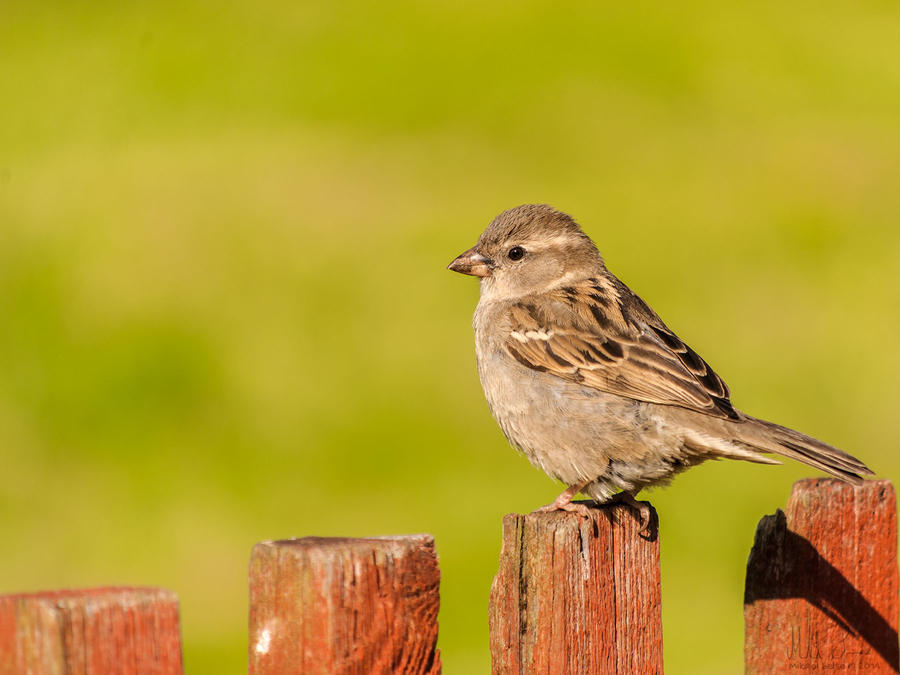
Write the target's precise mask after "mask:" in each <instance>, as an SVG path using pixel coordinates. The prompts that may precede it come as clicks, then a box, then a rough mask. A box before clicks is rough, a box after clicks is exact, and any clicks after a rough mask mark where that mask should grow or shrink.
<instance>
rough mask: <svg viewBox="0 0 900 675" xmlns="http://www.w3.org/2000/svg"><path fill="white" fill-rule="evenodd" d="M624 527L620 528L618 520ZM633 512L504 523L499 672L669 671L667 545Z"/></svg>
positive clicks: (496, 606)
mask: <svg viewBox="0 0 900 675" xmlns="http://www.w3.org/2000/svg"><path fill="white" fill-rule="evenodd" d="M615 520H618V522H615ZM656 524H657V519H656V512H655V511H653V518H652V522H651V529H652V533H651V535H650V536H647V535H643V536H642V535H640V534H639V532H638V530H639V528H640V525H639V524H638V523H637V521H636V519H635V515H634V513H633V511H632V510H631V509H630V508H628V507H626V506H615V507H604V508H602V509H601V508H592V509H590V518H584V517H582V516H581V515H579V514H577V513H566V512H563V511H556V512H551V513H530V514H527V515H521V514H509V515H507V516H505V517H504V518H503V546H502V550H501V552H500V567H499V570H498V572H497V576H496V577H494V583H493V585H492V586H491V597H490V634H491V635H490V641H491V658H492V670H493V672H494V673H503V674H506V673H549V674H565V673H661V672H662V671H663V663H662V618H661V604H660V576H659V540H658V536H657V532H658V528H657V527H656Z"/></svg>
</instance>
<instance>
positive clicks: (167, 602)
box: [0, 588, 183, 675]
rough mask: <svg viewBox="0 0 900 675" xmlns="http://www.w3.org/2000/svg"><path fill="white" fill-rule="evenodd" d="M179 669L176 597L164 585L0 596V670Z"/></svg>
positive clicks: (155, 673)
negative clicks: (159, 586) (162, 586)
mask: <svg viewBox="0 0 900 675" xmlns="http://www.w3.org/2000/svg"><path fill="white" fill-rule="evenodd" d="M182 672H183V668H182V657H181V632H180V628H179V624H178V598H177V597H176V595H175V594H174V593H172V592H171V591H167V590H165V589H161V588H91V589H84V590H62V591H47V592H42V593H22V594H17V595H4V596H0V675H23V674H29V675H30V674H32V673H33V674H35V675H37V674H43V673H65V674H66V675H82V674H83V675H105V674H106V673H116V674H119V675H131V674H135V675H137V674H141V675H144V674H150V675H175V674H180V673H182Z"/></svg>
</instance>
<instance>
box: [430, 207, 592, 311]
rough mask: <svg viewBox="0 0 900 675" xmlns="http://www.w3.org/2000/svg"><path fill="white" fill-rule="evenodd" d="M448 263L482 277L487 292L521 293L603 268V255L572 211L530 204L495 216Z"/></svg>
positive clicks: (550, 285)
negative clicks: (571, 214)
mask: <svg viewBox="0 0 900 675" xmlns="http://www.w3.org/2000/svg"><path fill="white" fill-rule="evenodd" d="M447 269H450V270H453V271H454V272H459V273H461V274H470V275H472V276H476V277H480V278H481V292H482V295H489V296H491V297H494V298H500V297H519V296H522V295H528V294H530V293H539V292H542V291H545V290H547V289H549V288H553V287H555V286H558V285H561V284H565V283H569V282H573V281H579V280H581V279H586V278H588V277H590V276H593V275H595V274H598V273H600V272H601V271H602V270H603V259H602V258H601V257H600V253H599V252H598V251H597V247H596V246H594V242H592V241H591V240H590V238H589V237H588V236H587V235H586V234H585V233H584V232H582V231H581V228H580V227H579V226H578V223H576V222H575V221H574V220H573V219H572V217H571V216H569V215H567V214H565V213H562V212H561V211H557V210H556V209H554V208H552V207H550V206H547V205H546V204H524V205H522V206H517V207H516V208H514V209H509V210H508V211H504V212H503V213H501V214H500V215H499V216H497V217H496V218H494V220H493V222H491V224H490V225H488V227H487V229H486V230H485V231H484V232H482V233H481V236H480V237H479V238H478V243H477V244H475V246H473V247H472V248H470V249H469V250H468V251H465V252H464V253H461V254H460V255H459V256H457V257H456V258H455V259H454V260H453V262H451V263H450V264H449V265H448V266H447Z"/></svg>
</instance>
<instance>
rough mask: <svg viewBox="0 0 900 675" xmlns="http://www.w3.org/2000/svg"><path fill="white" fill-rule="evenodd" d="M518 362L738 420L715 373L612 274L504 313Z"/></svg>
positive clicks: (602, 387) (599, 386) (600, 387)
mask: <svg viewBox="0 0 900 675" xmlns="http://www.w3.org/2000/svg"><path fill="white" fill-rule="evenodd" d="M509 319H510V326H511V332H510V335H509V337H508V338H507V341H506V348H507V350H508V351H509V353H510V354H511V355H512V356H513V358H515V359H516V360H517V361H518V362H519V363H521V364H523V365H525V366H527V367H528V368H531V369H533V370H538V371H541V372H548V373H552V374H554V375H556V376H558V377H561V378H563V379H567V380H571V381H573V382H579V383H581V384H583V385H586V386H589V387H593V388H596V389H598V390H601V391H605V392H609V393H613V394H618V395H620V396H627V397H629V398H633V399H637V400H640V401H647V402H649V403H658V404H662V405H675V406H680V407H683V408H687V409H690V410H695V411H697V412H700V413H704V414H706V415H711V416H714V417H721V418H726V419H733V420H738V419H741V415H740V413H738V412H737V411H736V410H735V409H734V407H733V406H732V404H731V401H730V400H729V391H728V387H727V386H726V384H725V382H724V381H723V380H722V378H720V377H719V376H718V375H717V374H716V373H715V372H714V371H713V370H712V368H710V367H709V364H707V363H706V361H704V360H703V359H702V358H701V357H700V356H699V355H698V354H697V353H696V352H695V351H694V350H692V349H691V348H690V347H688V346H687V345H686V344H684V342H682V341H681V340H680V339H679V338H678V337H677V336H676V335H675V334H674V333H673V332H672V331H670V330H669V329H668V327H667V326H666V325H665V324H664V323H663V322H662V320H661V319H660V318H659V317H658V316H657V315H656V313H655V312H653V310H651V309H650V308H649V307H648V306H647V305H646V303H644V301H643V300H641V299H640V298H639V297H638V296H637V295H635V294H634V293H633V292H631V291H630V290H629V289H628V288H627V287H626V286H625V285H624V284H622V283H621V282H619V281H618V279H616V278H615V277H610V278H599V279H598V278H590V279H586V280H585V281H582V282H579V283H576V284H572V285H567V286H565V287H561V288H557V289H554V290H552V291H549V292H547V293H545V294H542V295H541V296H531V297H528V298H524V299H522V300H521V301H520V302H518V303H516V304H514V305H513V306H512V307H511V308H510V310H509Z"/></svg>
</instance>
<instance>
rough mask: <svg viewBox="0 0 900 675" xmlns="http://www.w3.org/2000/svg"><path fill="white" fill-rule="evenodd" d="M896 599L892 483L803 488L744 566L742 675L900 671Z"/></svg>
mask: <svg viewBox="0 0 900 675" xmlns="http://www.w3.org/2000/svg"><path fill="white" fill-rule="evenodd" d="M897 592H898V579H897V502H896V497H895V495H894V488H893V486H892V485H891V482H890V481H887V480H877V481H875V480H873V481H866V482H865V483H863V484H862V485H858V486H853V485H849V484H848V483H844V482H842V481H839V480H835V479H824V478H819V479H808V480H801V481H798V482H797V483H795V484H794V490H793V492H792V493H791V497H790V499H789V500H788V504H787V508H786V509H785V511H781V510H780V509H779V510H778V511H777V512H776V513H775V515H772V516H765V517H764V518H763V519H762V520H761V521H760V522H759V525H758V527H757V529H756V538H755V540H754V542H753V549H752V550H751V551H750V558H749V560H748V561H747V583H746V588H745V593H744V624H745V633H744V661H745V665H746V672H747V673H751V674H752V673H766V674H768V673H787V672H799V671H803V672H822V671H829V672H831V671H835V670H838V671H841V672H855V673H856V672H859V673H862V672H865V673H896V672H898V670H900V648H898V641H897V610H898V598H897Z"/></svg>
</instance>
